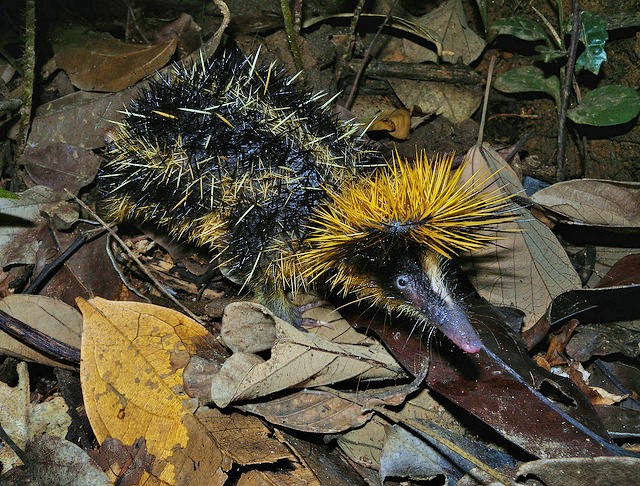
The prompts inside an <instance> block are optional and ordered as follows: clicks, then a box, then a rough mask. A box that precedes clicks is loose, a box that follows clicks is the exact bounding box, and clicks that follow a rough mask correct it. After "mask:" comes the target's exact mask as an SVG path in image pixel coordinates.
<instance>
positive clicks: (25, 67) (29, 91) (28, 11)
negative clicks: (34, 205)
mask: <svg viewBox="0 0 640 486" xmlns="http://www.w3.org/2000/svg"><path fill="white" fill-rule="evenodd" d="M24 24H25V30H24V52H23V53H22V72H23V85H24V91H23V92H22V108H21V109H20V131H19V135H18V146H17V147H16V154H15V157H14V161H17V160H18V159H19V158H20V156H21V155H22V153H23V152H24V149H25V147H26V146H27V138H28V137H29V128H30V126H31V109H32V104H33V82H34V72H35V65H36V3H35V1H34V0H27V2H26V4H25V10H24Z"/></svg>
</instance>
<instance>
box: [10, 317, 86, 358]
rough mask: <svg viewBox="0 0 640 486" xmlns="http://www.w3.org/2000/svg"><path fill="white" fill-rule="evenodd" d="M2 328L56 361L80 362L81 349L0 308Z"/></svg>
mask: <svg viewBox="0 0 640 486" xmlns="http://www.w3.org/2000/svg"><path fill="white" fill-rule="evenodd" d="M0 329H2V331H4V332H6V333H7V334H8V335H9V336H11V337H12V338H14V339H17V340H18V341H20V342H21V343H23V344H26V345H27V346H29V347H30V348H33V349H35V350H36V351H38V352H40V353H42V354H45V355H47V356H48V357H50V358H51V359H54V360H56V361H63V362H67V363H71V364H73V365H75V366H78V365H79V364H80V350H79V349H78V348H76V347H74V346H70V345H68V344H67V343H65V342H63V341H60V340H58V339H56V338H53V337H51V336H49V335H47V334H45V333H43V332H42V331H39V330H38V329H36V328H34V327H31V326H29V325H28V324H26V323H24V322H22V321H20V320H18V319H16V318H15V317H13V316H11V315H9V314H7V313H6V312H5V311H3V310H0Z"/></svg>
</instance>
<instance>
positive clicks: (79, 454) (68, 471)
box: [25, 435, 122, 486]
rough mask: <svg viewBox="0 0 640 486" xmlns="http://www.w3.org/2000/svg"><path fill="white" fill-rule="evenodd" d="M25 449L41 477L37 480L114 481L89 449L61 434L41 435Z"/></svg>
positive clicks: (105, 485)
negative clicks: (94, 458)
mask: <svg viewBox="0 0 640 486" xmlns="http://www.w3.org/2000/svg"><path fill="white" fill-rule="evenodd" d="M25 452H26V454H27V457H28V460H29V472H30V473H31V475H32V476H33V477H34V478H35V479H36V480H37V481H38V483H37V484H50V485H57V484H59V485H63V484H64V485H82V484H87V485H89V484H90V485H91V486H109V485H111V484H113V482H111V481H109V479H108V478H107V476H106V475H105V473H104V472H102V469H100V467H98V465H97V464H96V463H95V462H93V461H92V460H91V458H90V457H89V455H88V454H87V452H86V451H84V450H83V449H81V448H80V447H78V446H77V445H75V444H74V443H72V442H69V441H67V440H64V438H62V437H54V436H51V435H38V436H36V437H34V439H33V440H31V441H30V442H29V444H28V446H27V450H26V451H25ZM70 478H73V479H72V480H71V479H70ZM121 484H122V483H121Z"/></svg>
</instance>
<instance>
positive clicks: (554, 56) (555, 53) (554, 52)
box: [535, 46, 567, 62]
mask: <svg viewBox="0 0 640 486" xmlns="http://www.w3.org/2000/svg"><path fill="white" fill-rule="evenodd" d="M535 50H536V51H537V52H539V53H540V55H539V56H536V59H538V60H540V61H542V62H552V61H556V60H558V59H563V58H565V57H567V51H563V50H558V49H553V48H551V47H548V46H536V47H535Z"/></svg>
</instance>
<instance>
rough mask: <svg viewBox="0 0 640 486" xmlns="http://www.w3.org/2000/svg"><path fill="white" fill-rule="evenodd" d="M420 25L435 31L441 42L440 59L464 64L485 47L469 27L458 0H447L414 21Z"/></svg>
mask: <svg viewBox="0 0 640 486" xmlns="http://www.w3.org/2000/svg"><path fill="white" fill-rule="evenodd" d="M416 24H418V25H419V26H421V27H425V28H427V29H429V31H431V32H435V33H436V34H437V35H438V36H439V38H440V41H441V42H442V59H443V60H444V61H446V62H452V63H455V62H458V59H460V58H461V59H462V62H464V63H465V64H471V63H472V62H473V61H475V60H476V59H477V58H478V57H479V56H480V54H482V51H483V50H484V47H485V42H484V40H482V38H481V37H480V36H479V35H478V34H476V33H475V32H474V31H473V30H471V29H470V28H469V25H468V24H467V18H466V16H465V14H464V7H463V6H462V2H461V1H460V0H448V1H447V2H445V3H443V4H442V5H440V6H439V7H438V8H435V9H433V10H432V11H431V12H429V13H428V14H427V15H425V16H424V17H422V18H421V19H418V20H417V21H416Z"/></svg>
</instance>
